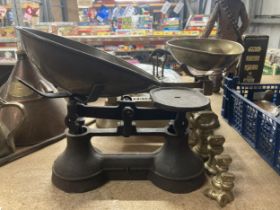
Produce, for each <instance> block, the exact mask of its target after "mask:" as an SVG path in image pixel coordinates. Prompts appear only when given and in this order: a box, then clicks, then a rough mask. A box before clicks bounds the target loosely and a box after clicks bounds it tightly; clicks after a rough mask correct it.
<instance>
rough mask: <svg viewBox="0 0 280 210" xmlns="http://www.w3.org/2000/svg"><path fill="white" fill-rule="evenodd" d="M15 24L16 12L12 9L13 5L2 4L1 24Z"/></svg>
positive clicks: (0, 10)
mask: <svg viewBox="0 0 280 210" xmlns="http://www.w3.org/2000/svg"><path fill="white" fill-rule="evenodd" d="M12 25H14V14H13V11H12V5H11V4H7V5H0V26H1V27H3V26H12Z"/></svg>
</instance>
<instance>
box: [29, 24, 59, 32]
mask: <svg viewBox="0 0 280 210" xmlns="http://www.w3.org/2000/svg"><path fill="white" fill-rule="evenodd" d="M33 28H34V29H36V30H39V31H43V32H47V33H53V31H56V29H55V26H54V24H53V23H50V22H40V23H38V24H36V25H34V26H33Z"/></svg>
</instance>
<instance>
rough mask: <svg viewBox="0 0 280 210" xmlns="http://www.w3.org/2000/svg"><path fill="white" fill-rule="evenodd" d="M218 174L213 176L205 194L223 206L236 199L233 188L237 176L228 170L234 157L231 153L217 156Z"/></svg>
mask: <svg viewBox="0 0 280 210" xmlns="http://www.w3.org/2000/svg"><path fill="white" fill-rule="evenodd" d="M215 161H216V168H217V175H215V176H214V177H212V178H211V181H210V188H207V189H206V190H205V191H204V194H205V196H207V197H209V198H211V199H213V200H216V201H217V202H218V204H219V205H220V206H221V207H224V206H226V205H227V204H228V203H230V202H232V201H233V200H234V195H233V193H232V189H233V187H234V180H235V176H234V174H232V173H229V172H228V169H229V165H230V164H231V162H232V159H231V157H230V156H229V155H217V156H215Z"/></svg>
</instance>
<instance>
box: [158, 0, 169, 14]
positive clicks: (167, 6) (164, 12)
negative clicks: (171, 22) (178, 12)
mask: <svg viewBox="0 0 280 210" xmlns="http://www.w3.org/2000/svg"><path fill="white" fill-rule="evenodd" d="M170 7H171V3H170V2H169V1H166V2H165V3H164V4H163V5H162V8H161V10H160V11H161V13H163V14H166V13H167V12H168V10H169V9H170Z"/></svg>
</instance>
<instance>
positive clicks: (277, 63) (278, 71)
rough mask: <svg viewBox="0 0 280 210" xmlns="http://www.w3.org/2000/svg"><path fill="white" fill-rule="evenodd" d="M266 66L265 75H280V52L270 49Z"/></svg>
mask: <svg viewBox="0 0 280 210" xmlns="http://www.w3.org/2000/svg"><path fill="white" fill-rule="evenodd" d="M264 65H265V66H264V70H263V74H264V75H280V50H279V49H268V50H267V54H266V59H265V64H264Z"/></svg>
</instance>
